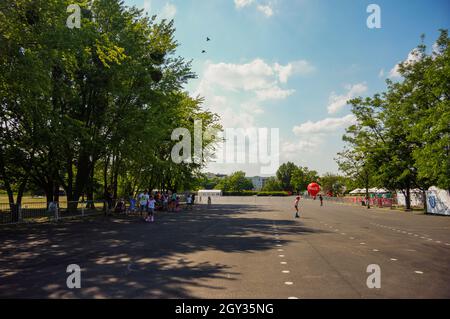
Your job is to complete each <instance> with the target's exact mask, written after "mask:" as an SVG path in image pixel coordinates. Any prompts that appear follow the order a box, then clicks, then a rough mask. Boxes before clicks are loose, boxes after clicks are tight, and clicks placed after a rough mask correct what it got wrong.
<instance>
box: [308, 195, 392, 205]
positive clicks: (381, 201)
mask: <svg viewBox="0 0 450 319" xmlns="http://www.w3.org/2000/svg"><path fill="white" fill-rule="evenodd" d="M306 198H307V199H313V197H311V196H306ZM316 200H319V197H317V198H316ZM323 200H324V201H328V202H334V203H341V204H348V205H355V206H367V204H370V206H372V207H380V208H383V207H388V208H391V207H394V206H397V200H396V199H394V198H369V199H366V198H365V197H363V196H351V197H328V196H324V197H323Z"/></svg>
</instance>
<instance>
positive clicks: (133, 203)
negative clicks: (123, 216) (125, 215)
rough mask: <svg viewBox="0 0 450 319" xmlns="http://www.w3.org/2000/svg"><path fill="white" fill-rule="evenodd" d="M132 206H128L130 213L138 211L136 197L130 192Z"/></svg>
mask: <svg viewBox="0 0 450 319" xmlns="http://www.w3.org/2000/svg"><path fill="white" fill-rule="evenodd" d="M129 200H130V207H129V208H128V212H129V213H134V212H135V211H136V199H135V198H134V196H133V193H130V198H129Z"/></svg>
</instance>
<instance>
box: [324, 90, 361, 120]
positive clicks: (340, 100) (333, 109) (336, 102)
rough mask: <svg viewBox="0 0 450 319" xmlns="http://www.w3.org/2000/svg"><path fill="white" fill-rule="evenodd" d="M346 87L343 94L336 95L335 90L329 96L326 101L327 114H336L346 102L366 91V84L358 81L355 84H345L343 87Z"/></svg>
mask: <svg viewBox="0 0 450 319" xmlns="http://www.w3.org/2000/svg"><path fill="white" fill-rule="evenodd" d="M345 88H346V89H347V93H346V94H343V95H337V94H336V92H332V93H331V95H330V97H329V103H328V114H336V113H338V112H339V111H340V110H342V108H344V106H346V105H347V102H348V101H349V100H351V99H353V98H355V97H357V96H359V95H361V94H363V93H365V92H366V91H367V85H366V84H365V83H358V84H355V85H347V86H346V87H345Z"/></svg>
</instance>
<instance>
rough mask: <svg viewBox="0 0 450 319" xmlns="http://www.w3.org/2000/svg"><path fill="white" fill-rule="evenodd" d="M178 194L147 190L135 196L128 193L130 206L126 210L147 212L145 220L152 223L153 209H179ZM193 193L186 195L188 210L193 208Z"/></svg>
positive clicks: (174, 210) (142, 213) (171, 210)
mask: <svg viewBox="0 0 450 319" xmlns="http://www.w3.org/2000/svg"><path fill="white" fill-rule="evenodd" d="M180 199H181V198H180V196H179V195H178V194H177V193H176V192H149V191H148V190H145V191H143V192H142V193H140V194H139V195H138V196H137V198H135V197H134V195H133V194H130V198H129V202H130V206H129V208H128V210H127V212H136V211H139V212H140V214H141V216H142V215H144V214H147V215H146V217H145V221H146V222H149V223H153V222H154V221H155V211H169V212H176V211H180V204H181V203H180ZM194 202H195V195H194V194H189V195H187V196H186V204H187V209H188V210H193V205H194Z"/></svg>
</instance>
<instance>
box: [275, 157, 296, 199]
mask: <svg viewBox="0 0 450 319" xmlns="http://www.w3.org/2000/svg"><path fill="white" fill-rule="evenodd" d="M297 169H298V168H297V166H296V165H295V164H294V163H291V162H288V163H285V164H283V165H281V166H280V168H279V169H278V171H277V174H276V175H277V179H278V180H279V181H280V183H281V187H282V188H283V190H284V191H289V192H292V191H293V190H294V188H293V186H292V184H291V179H292V175H293V174H294V172H295V171H296V170H297Z"/></svg>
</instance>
